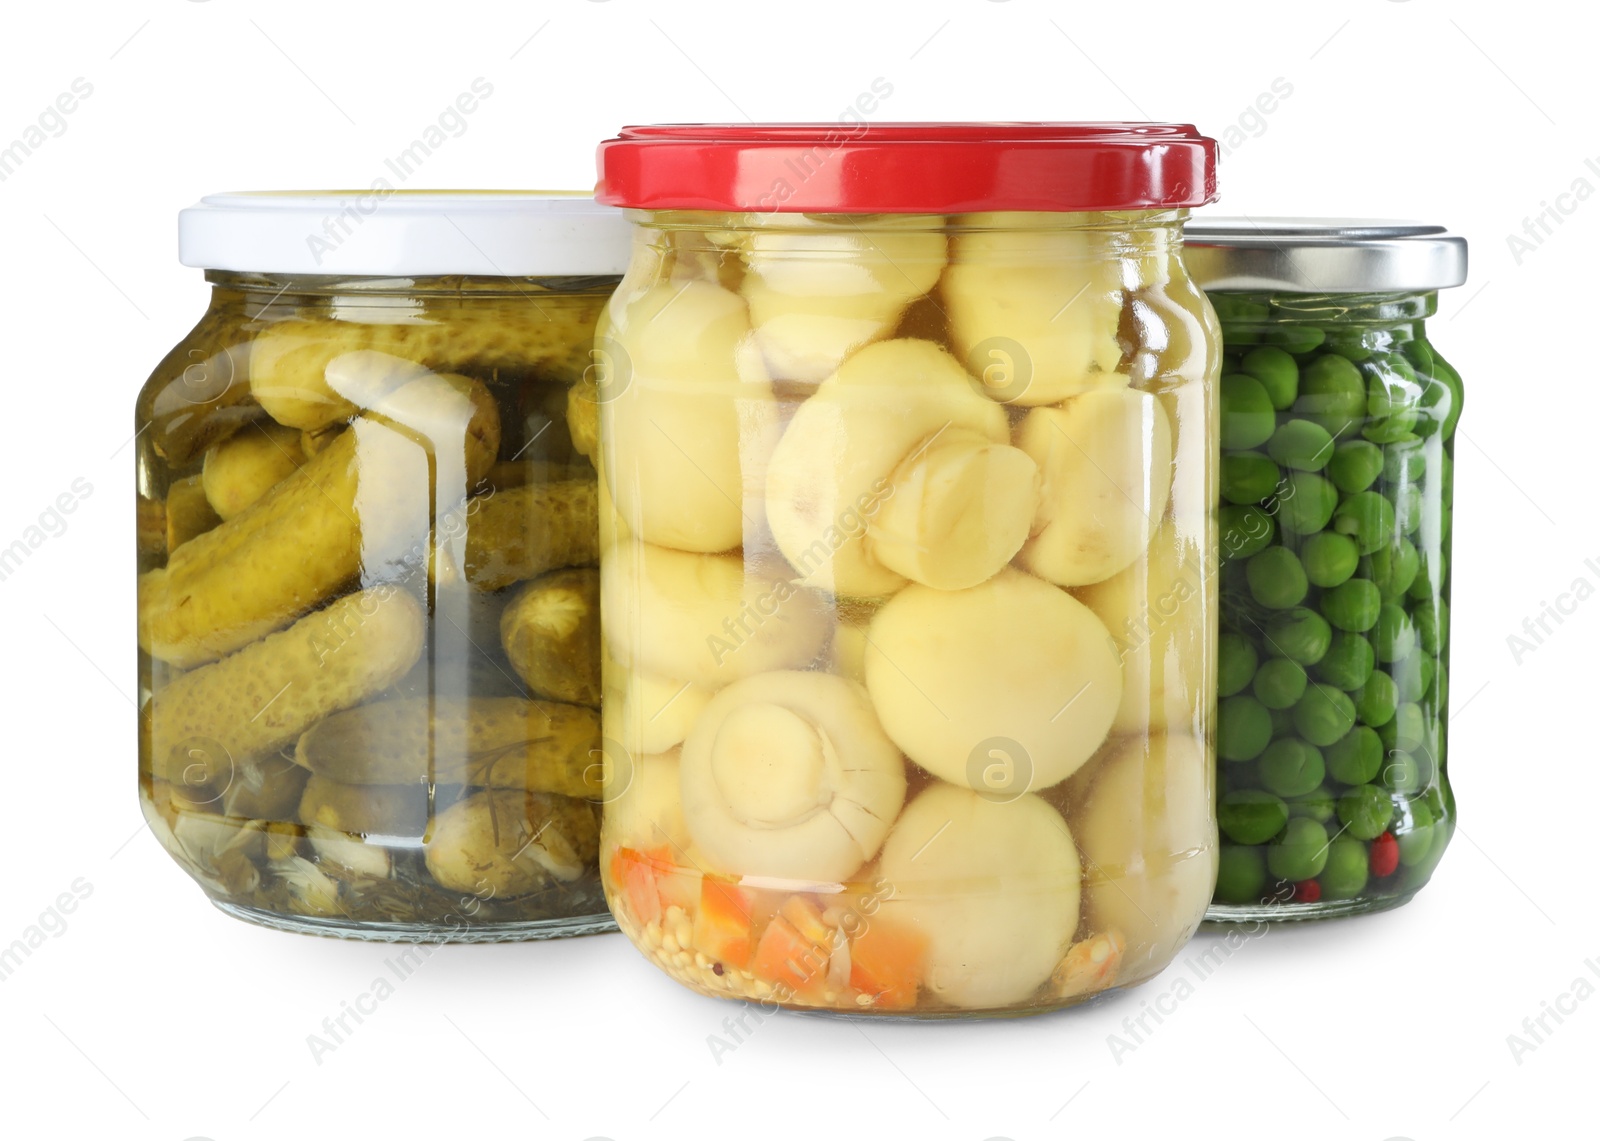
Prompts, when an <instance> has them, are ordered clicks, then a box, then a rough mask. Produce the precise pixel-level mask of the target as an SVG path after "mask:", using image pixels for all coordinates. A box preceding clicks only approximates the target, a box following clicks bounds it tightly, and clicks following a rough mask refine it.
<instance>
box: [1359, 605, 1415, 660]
mask: <svg viewBox="0 0 1600 1141" xmlns="http://www.w3.org/2000/svg"><path fill="white" fill-rule="evenodd" d="M1369 637H1370V638H1371V639H1372V649H1373V651H1374V652H1375V653H1376V654H1377V655H1378V660H1379V661H1380V662H1393V661H1397V660H1398V659H1400V658H1403V657H1405V656H1406V655H1407V654H1409V653H1411V651H1412V650H1413V649H1415V648H1416V645H1417V630H1416V627H1415V626H1413V625H1412V624H1411V615H1409V614H1407V613H1406V612H1405V610H1404V609H1403V608H1402V607H1401V606H1400V604H1399V603H1397V602H1385V603H1384V604H1383V606H1382V607H1381V608H1380V609H1379V610H1378V620H1377V622H1375V623H1373V626H1372V633H1371V634H1370V635H1369Z"/></svg>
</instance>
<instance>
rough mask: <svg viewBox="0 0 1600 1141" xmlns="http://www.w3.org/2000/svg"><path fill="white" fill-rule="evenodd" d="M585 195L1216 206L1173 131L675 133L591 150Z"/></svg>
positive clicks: (860, 210)
mask: <svg viewBox="0 0 1600 1141" xmlns="http://www.w3.org/2000/svg"><path fill="white" fill-rule="evenodd" d="M598 161H599V169H600V181H599V183H598V185H597V186H596V188H595V197H596V198H597V199H598V200H599V201H601V202H604V203H606V204H608V205H611V206H628V207H633V208H636V209H643V210H719V211H722V210H737V211H767V212H785V213H816V214H827V213H838V214H880V213H881V214H901V213H905V214H957V213H965V212H968V211H979V210H1140V209H1163V208H1171V207H1176V206H1202V205H1204V204H1205V203H1207V202H1211V201H1213V200H1215V198H1216V196H1217V175H1216V169H1217V144H1216V140H1215V139H1210V138H1207V137H1206V136H1204V135H1202V134H1200V133H1199V132H1198V131H1197V130H1195V128H1194V127H1192V126H1189V125H1188V124H1186V123H872V124H866V123H759V124H738V123H687V124H668V125H662V126H653V127H624V128H623V129H622V131H621V132H620V133H619V134H618V136H617V137H616V138H614V139H608V140H607V141H605V142H603V143H601V144H600V148H599V154H598Z"/></svg>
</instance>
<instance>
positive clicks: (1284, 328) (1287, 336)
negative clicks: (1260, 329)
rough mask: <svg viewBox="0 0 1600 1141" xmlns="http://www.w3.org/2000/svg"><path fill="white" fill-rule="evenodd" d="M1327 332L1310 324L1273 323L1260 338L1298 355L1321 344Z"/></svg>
mask: <svg viewBox="0 0 1600 1141" xmlns="http://www.w3.org/2000/svg"><path fill="white" fill-rule="evenodd" d="M1327 336H1328V335H1327V334H1326V333H1324V332H1323V331H1322V330H1321V329H1318V328H1316V327H1315V326H1312V325H1283V324H1280V325H1274V326H1273V327H1272V328H1270V329H1268V330H1267V332H1266V335H1265V336H1264V337H1262V340H1264V341H1266V343H1267V344H1269V345H1277V346H1278V347H1279V348H1281V349H1283V350H1284V351H1285V352H1290V353H1293V354H1294V355H1295V356H1299V355H1300V354H1301V353H1309V352H1310V351H1311V350H1312V349H1314V348H1316V347H1317V346H1318V345H1320V344H1322V342H1323V341H1324V340H1326V339H1327Z"/></svg>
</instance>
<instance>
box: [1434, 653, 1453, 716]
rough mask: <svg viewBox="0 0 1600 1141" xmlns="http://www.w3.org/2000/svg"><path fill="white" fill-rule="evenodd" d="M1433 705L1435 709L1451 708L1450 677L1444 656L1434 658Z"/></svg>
mask: <svg viewBox="0 0 1600 1141" xmlns="http://www.w3.org/2000/svg"><path fill="white" fill-rule="evenodd" d="M1433 705H1434V708H1435V709H1449V708H1450V679H1449V677H1448V676H1447V675H1446V672H1445V668H1444V659H1443V658H1435V659H1434V665H1433Z"/></svg>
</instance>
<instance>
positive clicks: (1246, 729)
mask: <svg viewBox="0 0 1600 1141" xmlns="http://www.w3.org/2000/svg"><path fill="white" fill-rule="evenodd" d="M1270 740H1272V718H1271V717H1269V716H1268V715H1267V707H1266V706H1265V705H1262V704H1261V703H1260V702H1259V701H1257V700H1256V699H1255V698H1253V697H1251V696H1249V695H1248V694H1243V693H1239V694H1235V695H1234V696H1232V697H1225V698H1223V699H1222V700H1221V701H1219V702H1218V703H1217V756H1219V757H1221V758H1222V759H1223V760H1225V761H1253V760H1255V759H1256V758H1257V757H1259V756H1260V755H1261V750H1262V749H1265V748H1266V747H1267V742H1268V741H1270Z"/></svg>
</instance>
